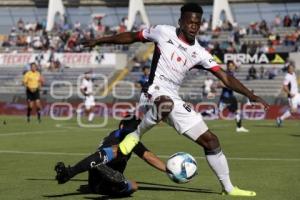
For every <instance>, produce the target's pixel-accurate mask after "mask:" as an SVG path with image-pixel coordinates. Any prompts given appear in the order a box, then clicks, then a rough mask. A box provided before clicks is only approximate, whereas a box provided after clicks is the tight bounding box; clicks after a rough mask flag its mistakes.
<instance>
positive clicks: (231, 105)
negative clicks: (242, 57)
mask: <svg viewBox="0 0 300 200" xmlns="http://www.w3.org/2000/svg"><path fill="white" fill-rule="evenodd" d="M235 69H236V65H235V63H234V62H233V61H231V60H230V61H228V62H227V69H226V73H227V74H228V75H229V76H233V77H234V73H235ZM220 86H221V87H222V93H221V96H220V100H219V113H221V112H223V110H224V109H225V108H227V109H228V110H229V111H230V112H231V113H233V114H235V121H236V132H249V130H248V129H246V128H244V127H243V126H242V114H241V111H240V110H239V108H238V101H237V98H236V97H235V96H234V91H233V90H232V89H230V88H228V87H226V86H225V85H224V84H223V83H222V82H220Z"/></svg>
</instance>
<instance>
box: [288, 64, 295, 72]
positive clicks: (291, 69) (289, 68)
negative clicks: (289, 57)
mask: <svg viewBox="0 0 300 200" xmlns="http://www.w3.org/2000/svg"><path fill="white" fill-rule="evenodd" d="M294 71H295V68H294V66H292V65H289V67H288V73H290V74H292V73H294Z"/></svg>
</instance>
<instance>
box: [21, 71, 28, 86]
mask: <svg viewBox="0 0 300 200" xmlns="http://www.w3.org/2000/svg"><path fill="white" fill-rule="evenodd" d="M22 82H23V85H24V86H25V87H27V82H28V75H27V73H25V74H24V76H23V81H22Z"/></svg>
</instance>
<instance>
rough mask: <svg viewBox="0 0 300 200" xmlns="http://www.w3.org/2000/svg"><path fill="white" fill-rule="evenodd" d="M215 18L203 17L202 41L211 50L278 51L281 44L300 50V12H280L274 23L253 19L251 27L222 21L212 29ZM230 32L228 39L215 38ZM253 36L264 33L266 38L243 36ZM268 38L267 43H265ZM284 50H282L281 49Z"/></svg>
mask: <svg viewBox="0 0 300 200" xmlns="http://www.w3.org/2000/svg"><path fill="white" fill-rule="evenodd" d="M210 27H211V19H210V20H209V21H207V20H205V19H203V21H202V25H201V28H200V31H201V34H200V36H199V41H200V43H201V44H202V45H203V46H204V47H206V48H207V49H208V50H209V51H210V52H211V53H213V54H218V53H249V54H254V53H274V52H277V51H278V49H277V48H278V47H282V46H284V47H290V51H300V14H294V15H293V17H290V16H289V15H286V16H285V17H284V18H281V16H279V15H277V16H276V17H275V18H274V20H273V22H270V23H267V22H266V21H265V20H262V21H260V22H252V23H250V24H249V25H248V27H242V26H238V24H231V23H230V22H229V21H227V20H224V21H221V22H220V24H219V26H218V27H217V28H216V29H215V30H211V29H210ZM278 28H287V29H290V31H287V32H286V33H285V34H284V35H282V34H279V33H278V32H277V31H276V30H277V29H278ZM225 32H226V33H228V38H225V40H224V41H221V42H220V41H218V40H214V39H217V38H219V36H221V35H223V34H224V33H225ZM252 35H261V36H262V38H263V40H256V39H255V38H254V39H249V40H247V41H242V39H243V38H246V37H247V36H248V37H249V36H252ZM263 41H265V42H263ZM279 50H280V49H279Z"/></svg>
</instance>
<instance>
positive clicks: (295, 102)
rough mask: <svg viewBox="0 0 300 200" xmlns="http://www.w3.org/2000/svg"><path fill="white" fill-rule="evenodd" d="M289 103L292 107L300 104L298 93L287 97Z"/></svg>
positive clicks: (295, 107) (294, 107)
mask: <svg viewBox="0 0 300 200" xmlns="http://www.w3.org/2000/svg"><path fill="white" fill-rule="evenodd" d="M289 103H290V107H291V108H292V109H297V108H298V106H300V94H299V93H297V94H296V95H295V96H294V97H292V98H289Z"/></svg>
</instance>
